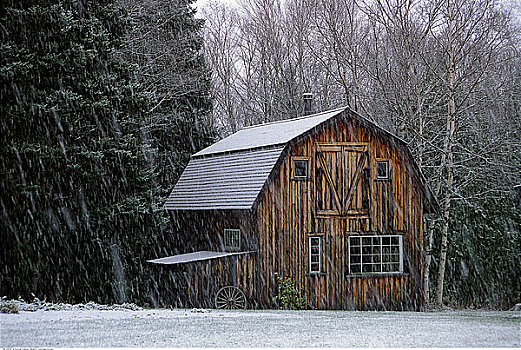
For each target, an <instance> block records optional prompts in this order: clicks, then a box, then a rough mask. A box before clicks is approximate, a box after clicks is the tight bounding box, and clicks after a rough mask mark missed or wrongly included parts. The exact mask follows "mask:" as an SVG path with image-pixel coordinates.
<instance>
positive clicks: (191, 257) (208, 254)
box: [147, 250, 255, 265]
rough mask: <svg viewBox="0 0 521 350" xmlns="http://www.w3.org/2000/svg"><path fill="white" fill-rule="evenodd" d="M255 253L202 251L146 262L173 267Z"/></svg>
mask: <svg viewBox="0 0 521 350" xmlns="http://www.w3.org/2000/svg"><path fill="white" fill-rule="evenodd" d="M251 253H255V252H254V251H248V252H212V251H209V250H203V251H200V252H194V253H186V254H178V255H173V256H167V257H165V258H160V259H154V260H147V262H149V263H153V264H161V265H175V264H185V263H189V262H195V261H202V260H211V259H218V258H225V257H229V256H234V255H244V254H251Z"/></svg>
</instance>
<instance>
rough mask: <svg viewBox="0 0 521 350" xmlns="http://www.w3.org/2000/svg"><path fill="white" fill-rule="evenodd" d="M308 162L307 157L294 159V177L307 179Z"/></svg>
mask: <svg viewBox="0 0 521 350" xmlns="http://www.w3.org/2000/svg"><path fill="white" fill-rule="evenodd" d="M308 162H309V160H308V159H307V158H300V159H299V158H294V159H293V178H294V179H307V178H308V165H309V164H308Z"/></svg>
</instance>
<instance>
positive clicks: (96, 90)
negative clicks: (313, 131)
mask: <svg viewBox="0 0 521 350" xmlns="http://www.w3.org/2000/svg"><path fill="white" fill-rule="evenodd" d="M0 9H1V10H0V35H1V40H2V41H1V55H0V56H1V57H0V67H1V68H0V81H1V87H0V100H1V102H0V130H1V132H0V142H1V151H0V164H1V169H0V171H1V177H0V210H1V214H0V215H1V220H0V230H1V231H0V234H1V241H2V250H1V255H0V269H1V272H0V273H1V276H0V296H6V297H8V298H24V299H26V300H30V299H31V298H33V297H34V296H36V297H38V298H39V299H42V300H43V299H47V300H49V301H56V302H59V301H62V302H70V303H79V302H87V301H95V302H98V303H122V302H134V303H137V304H140V305H150V306H168V305H165V303H164V301H163V300H161V298H160V297H159V294H160V293H158V290H159V289H161V288H165V282H164V281H159V280H156V279H155V278H154V275H153V274H151V273H150V271H149V266H147V263H146V260H147V259H150V258H155V257H161V256H168V255H173V254H175V253H178V251H177V245H176V242H178V241H179V240H180V239H182V228H180V227H177V226H176V223H173V222H171V221H170V220H169V218H168V216H167V215H166V213H165V212H164V210H163V209H162V205H163V203H164V200H165V199H166V197H167V196H168V194H169V191H171V189H172V187H173V185H174V184H175V182H176V180H177V179H178V177H179V176H180V174H181V172H182V170H183V169H184V167H185V166H186V164H187V163H188V160H189V159H190V155H191V154H193V153H195V152H197V151H198V150H200V149H202V148H204V147H206V146H208V145H209V144H211V143H212V142H214V141H216V140H219V139H220V138H222V137H224V136H227V135H229V134H231V133H233V132H235V131H237V130H239V129H241V128H242V127H244V126H249V125H253V124H258V123H262V122H269V121H275V120H282V119H288V118H294V117H298V116H300V115H302V111H303V100H302V96H303V94H304V93H311V94H313V110H314V111H316V112H320V111H322V110H327V109H332V108H335V107H340V106H349V107H350V108H351V109H353V110H354V111H357V112H358V113H360V114H361V115H363V116H364V117H366V118H368V119H369V120H371V121H373V122H375V123H376V124H378V125H380V126H382V127H383V128H385V129H386V130H388V131H390V132H392V133H393V134H395V135H396V136H398V137H399V138H401V139H403V140H404V141H406V142H407V144H408V145H409V147H410V149H411V151H412V153H413V154H414V157H415V159H416V161H417V163H418V165H419V167H420V168H421V170H422V172H423V174H424V175H425V177H426V179H427V182H428V183H429V185H430V187H431V189H432V191H433V193H434V194H435V197H436V199H437V201H438V204H439V211H438V212H437V213H435V214H431V215H429V216H428V217H426V225H425V228H424V252H425V256H424V287H425V299H426V301H427V303H428V304H429V305H430V306H432V307H438V308H439V307H443V306H444V305H445V306H449V307H455V308H492V309H508V308H510V307H511V306H512V305H513V304H515V303H519V302H521V300H520V299H519V298H520V295H521V265H520V264H519V261H520V260H521V187H519V185H521V171H520V169H521V127H520V125H521V52H520V50H521V18H520V17H521V16H520V15H519V12H517V13H516V12H515V11H514V8H513V7H512V5H509V4H508V3H505V2H501V1H497V0H431V1H424V0H416V1H413V0H336V1H317V0H241V1H237V2H226V3H222V2H217V1H209V2H205V3H204V4H202V5H197V6H196V4H194V2H193V1H192V0H171V1H167V0H150V1H143V0H102V1H93V0H83V1H76V0H29V1H16V0H5V1H3V2H2V4H1V5H0ZM178 282H179V284H180V285H182V283H183V281H178ZM174 289H175V288H174ZM171 292H172V293H174V292H175V290H172V291H171Z"/></svg>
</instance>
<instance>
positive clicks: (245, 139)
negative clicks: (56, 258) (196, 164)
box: [194, 107, 346, 157]
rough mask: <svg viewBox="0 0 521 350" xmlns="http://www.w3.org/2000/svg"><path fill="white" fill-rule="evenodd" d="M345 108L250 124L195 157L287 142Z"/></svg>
mask: <svg viewBox="0 0 521 350" xmlns="http://www.w3.org/2000/svg"><path fill="white" fill-rule="evenodd" d="M345 109H346V108H345V107H343V108H338V109H333V110H330V111H326V112H322V113H317V114H313V115H309V116H305V117H300V118H294V119H288V120H281V121H277V122H272V123H266V124H260V125H254V126H249V127H246V128H244V129H242V130H239V131H237V132H236V133H235V134H233V135H230V136H228V137H227V138H225V139H222V140H221V141H219V142H216V143H214V144H213V145H211V146H209V147H207V148H205V149H203V150H202V151H200V152H198V153H196V154H194V157H197V156H206V155H210V154H215V153H222V152H234V151H239V150H246V149H253V148H259V147H267V146H273V145H281V144H286V143H287V142H289V141H291V140H292V139H294V138H295V137H297V136H299V135H301V134H303V133H304V132H306V131H308V130H310V129H312V128H314V127H315V126H317V125H319V124H321V123H323V122H325V121H326V120H328V119H330V118H331V117H334V116H336V115H337V114H339V113H340V112H342V111H344V110H345Z"/></svg>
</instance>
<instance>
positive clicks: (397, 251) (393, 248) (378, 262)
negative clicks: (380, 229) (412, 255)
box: [349, 235, 403, 274]
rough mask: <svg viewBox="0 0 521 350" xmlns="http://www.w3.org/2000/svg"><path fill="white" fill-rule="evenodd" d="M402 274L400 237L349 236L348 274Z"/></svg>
mask: <svg viewBox="0 0 521 350" xmlns="http://www.w3.org/2000/svg"><path fill="white" fill-rule="evenodd" d="M400 272H403V249H402V236H399V235H393V236H350V237H349V273H351V274H357V273H375V274H378V273H400Z"/></svg>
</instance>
